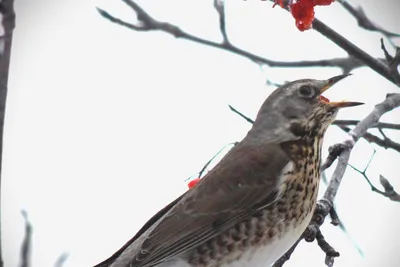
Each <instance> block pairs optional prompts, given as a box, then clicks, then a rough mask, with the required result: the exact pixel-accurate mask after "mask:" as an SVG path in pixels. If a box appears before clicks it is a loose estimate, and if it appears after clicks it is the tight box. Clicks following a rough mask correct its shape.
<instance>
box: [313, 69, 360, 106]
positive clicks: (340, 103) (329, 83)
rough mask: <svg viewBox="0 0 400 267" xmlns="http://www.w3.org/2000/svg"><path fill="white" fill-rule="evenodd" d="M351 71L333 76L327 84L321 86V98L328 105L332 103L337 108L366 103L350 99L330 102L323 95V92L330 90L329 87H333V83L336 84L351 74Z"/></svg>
mask: <svg viewBox="0 0 400 267" xmlns="http://www.w3.org/2000/svg"><path fill="white" fill-rule="evenodd" d="M350 75H351V73H349V74H343V75H338V76H335V77H332V78H330V79H328V80H326V83H325V85H324V86H323V87H322V88H321V90H320V98H321V100H322V101H324V102H325V103H326V104H327V105H330V106H332V107H335V108H346V107H354V106H359V105H363V104H364V103H361V102H348V101H340V102H329V100H328V99H327V98H326V97H323V96H322V95H321V94H322V93H323V92H325V91H326V90H328V89H329V88H331V87H332V85H334V84H336V83H337V82H338V81H341V80H343V79H344V78H346V77H348V76H350Z"/></svg>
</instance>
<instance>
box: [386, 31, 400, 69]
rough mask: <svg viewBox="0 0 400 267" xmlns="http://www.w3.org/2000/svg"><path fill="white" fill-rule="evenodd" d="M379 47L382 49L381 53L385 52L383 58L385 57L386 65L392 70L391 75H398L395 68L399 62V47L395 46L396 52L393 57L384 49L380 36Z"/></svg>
mask: <svg viewBox="0 0 400 267" xmlns="http://www.w3.org/2000/svg"><path fill="white" fill-rule="evenodd" d="M381 49H382V50H383V53H384V54H385V58H386V61H387V64H388V66H389V68H390V70H391V72H392V75H393V76H396V75H400V74H399V71H398V69H397V68H398V66H399V64H400V47H397V46H396V54H395V55H394V57H393V56H391V55H390V54H389V52H388V51H387V50H386V47H385V43H384V42H383V38H381Z"/></svg>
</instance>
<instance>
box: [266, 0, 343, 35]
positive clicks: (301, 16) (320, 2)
mask: <svg viewBox="0 0 400 267" xmlns="http://www.w3.org/2000/svg"><path fill="white" fill-rule="evenodd" d="M334 1H335V0H297V1H296V2H293V1H289V4H288V7H289V9H290V12H291V13H292V16H293V17H294V18H295V20H296V27H297V28H298V29H299V30H300V31H305V30H308V29H310V28H311V25H312V22H313V21H314V7H315V6H328V5H330V4H331V3H332V2H334ZM283 2H284V0H276V1H275V5H276V4H279V5H280V6H281V7H282V8H284V3H283ZM275 5H274V6H275Z"/></svg>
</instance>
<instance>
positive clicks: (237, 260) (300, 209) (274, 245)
mask: <svg viewBox="0 0 400 267" xmlns="http://www.w3.org/2000/svg"><path fill="white" fill-rule="evenodd" d="M344 77H346V76H345V75H341V76H336V77H333V78H331V79H329V80H326V81H318V80H298V81H294V82H292V83H289V84H287V85H285V86H283V87H280V88H278V89H277V90H275V91H274V92H273V93H272V94H271V95H270V96H269V97H268V98H267V100H266V101H265V102H264V104H263V105H262V107H261V109H260V111H259V113H258V115H257V118H256V120H255V122H254V124H253V127H252V129H251V130H250V131H249V133H248V134H247V136H246V137H245V138H244V139H243V140H242V141H241V142H239V143H238V144H237V145H236V146H235V147H234V148H233V149H232V150H231V151H230V152H229V153H227V155H225V157H224V158H223V159H222V160H221V161H220V162H219V163H218V164H217V165H216V166H215V167H214V168H213V169H212V170H211V171H210V172H209V173H208V174H207V175H205V177H204V178H203V179H202V180H201V181H200V182H199V183H198V184H197V185H196V186H195V187H194V188H193V189H191V190H189V191H188V192H186V193H185V194H184V195H182V196H180V197H179V198H178V199H177V200H175V201H174V202H172V203H171V204H169V205H168V206H167V207H166V208H164V209H163V210H161V211H160V212H159V213H157V214H156V215H155V216H154V217H153V218H152V219H150V220H149V222H148V223H146V225H145V226H144V227H143V228H142V229H141V230H140V231H139V232H138V234H137V235H136V236H135V237H134V238H133V239H132V240H130V241H129V242H128V243H127V244H126V245H125V246H124V247H122V248H121V249H120V250H119V251H118V252H116V253H115V254H114V255H113V256H112V257H111V258H109V259H108V260H106V261H104V262H103V263H101V264H99V265H97V267H103V266H104V267H105V266H110V267H128V266H132V267H152V266H157V267H172V266H176V267H222V266H223V267H241V266H253V267H256V266H268V265H270V264H272V263H273V262H274V261H275V260H276V259H277V258H279V257H280V256H281V255H282V254H283V253H284V252H285V251H286V250H287V249H288V248H290V246H291V245H292V244H293V243H294V242H295V241H296V239H297V238H298V237H299V236H300V235H301V233H302V232H303V231H304V229H305V227H306V226H307V225H308V223H309V220H310V219H311V215H312V212H313V210H314V208H315V203H316V196H317V191H318V184H319V176H320V170H319V166H320V161H321V158H320V150H321V144H322V139H323V135H324V133H325V131H326V129H327V127H328V126H329V124H330V123H331V122H332V120H333V119H334V117H335V116H336V114H337V111H338V109H339V108H341V107H348V106H355V105H358V104H360V103H356V102H332V103H327V102H325V101H322V100H320V98H319V96H320V94H321V93H322V92H323V91H325V90H326V89H327V88H329V87H330V86H331V85H333V84H334V83H336V82H337V81H339V80H341V79H342V78H344Z"/></svg>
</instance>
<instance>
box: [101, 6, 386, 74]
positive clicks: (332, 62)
mask: <svg viewBox="0 0 400 267" xmlns="http://www.w3.org/2000/svg"><path fill="white" fill-rule="evenodd" d="M122 1H123V2H125V3H126V4H127V5H128V6H129V7H131V8H132V10H133V11H134V12H135V13H136V15H137V19H138V21H139V24H137V25H135V24H132V23H129V22H126V21H123V20H121V19H119V18H117V17H115V16H113V15H111V14H110V13H108V12H107V11H105V10H103V9H101V8H97V11H98V12H99V13H100V15H101V16H103V17H104V18H106V19H108V20H109V21H111V22H113V23H116V24H118V25H121V26H124V27H127V28H128V29H131V30H135V31H153V30H159V31H163V32H165V33H168V34H171V35H173V36H175V37H176V38H182V39H186V40H189V41H192V42H195V43H199V44H203V45H206V46H210V47H214V48H217V49H221V50H225V51H228V52H231V53H234V54H236V55H239V56H243V57H245V58H248V59H249V60H251V61H253V62H256V63H257V64H264V65H267V66H270V67H280V68H304V67H336V68H340V69H341V70H342V71H343V72H344V73H349V72H350V71H351V70H354V69H356V68H359V67H363V66H365V64H364V63H363V61H361V60H359V59H357V58H356V57H352V56H349V57H343V58H332V59H322V60H310V61H308V60H304V61H288V62H284V61H275V60H271V59H267V58H264V57H261V56H259V55H256V54H253V53H250V52H248V51H246V50H243V49H241V48H238V47H237V46H235V45H233V44H232V43H231V42H229V41H228V36H227V33H226V26H225V25H226V21H225V14H224V16H223V21H224V23H223V24H221V20H222V17H221V13H220V12H219V11H218V10H221V8H218V9H217V11H218V13H219V15H220V17H219V18H220V29H221V27H222V29H225V31H224V32H221V33H222V35H224V34H225V35H226V39H225V38H224V37H223V38H224V40H226V41H223V42H222V43H218V42H214V41H211V40H207V39H203V38H200V37H198V36H195V35H192V34H190V33H188V32H185V31H183V30H182V29H181V28H179V27H178V26H176V25H173V24H171V23H167V22H160V21H158V20H156V19H154V18H153V17H151V16H150V15H149V14H148V13H147V12H146V11H144V10H143V9H142V8H141V7H140V6H139V5H138V4H137V3H136V2H134V1H130V0H122ZM215 1H218V0H215ZM214 3H215V2H214ZM376 60H377V61H381V62H385V59H384V58H380V59H376Z"/></svg>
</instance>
